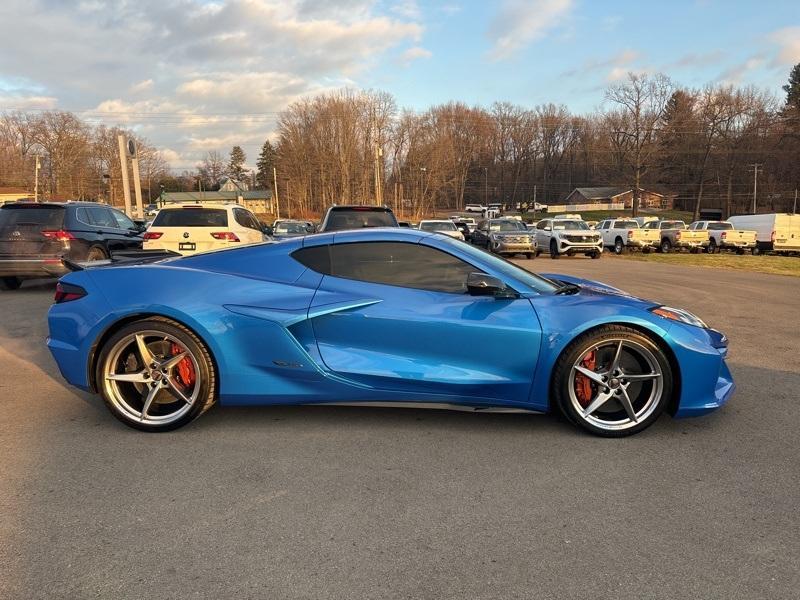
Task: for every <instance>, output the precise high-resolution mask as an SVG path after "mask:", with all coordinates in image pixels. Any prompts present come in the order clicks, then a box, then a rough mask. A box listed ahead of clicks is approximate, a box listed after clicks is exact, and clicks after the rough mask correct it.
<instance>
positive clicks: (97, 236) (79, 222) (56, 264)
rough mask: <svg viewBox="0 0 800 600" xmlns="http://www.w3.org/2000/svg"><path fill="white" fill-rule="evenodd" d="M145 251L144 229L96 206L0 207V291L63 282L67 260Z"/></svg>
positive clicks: (34, 204) (24, 204)
mask: <svg viewBox="0 0 800 600" xmlns="http://www.w3.org/2000/svg"><path fill="white" fill-rule="evenodd" d="M141 247H142V227H141V226H140V225H136V223H134V222H133V221H132V220H131V219H129V218H128V217H127V216H125V214H124V213H122V212H120V211H118V210H115V209H113V208H110V207H108V206H105V205H103V204H97V203H96V202H12V203H10V204H5V205H3V206H0V288H3V289H10V290H15V289H17V288H18V287H19V286H20V285H21V284H22V280H23V279H34V278H37V277H60V276H61V275H63V274H64V273H66V272H67V269H66V267H65V266H64V265H63V263H62V262H61V259H62V258H67V259H69V260H73V261H87V260H103V259H106V258H110V257H111V253H112V252H117V251H121V250H136V249H141Z"/></svg>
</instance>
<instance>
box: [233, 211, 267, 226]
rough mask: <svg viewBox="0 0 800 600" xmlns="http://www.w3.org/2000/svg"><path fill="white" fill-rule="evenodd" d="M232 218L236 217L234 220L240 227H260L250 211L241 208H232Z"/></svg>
mask: <svg viewBox="0 0 800 600" xmlns="http://www.w3.org/2000/svg"><path fill="white" fill-rule="evenodd" d="M233 218H234V219H236V222H237V223H238V224H239V225H241V226H242V227H247V228H248V229H258V230H260V229H261V228H260V227H259V226H258V221H257V220H256V218H255V217H254V216H253V215H252V214H251V213H250V211H247V210H245V209H243V208H234V209H233Z"/></svg>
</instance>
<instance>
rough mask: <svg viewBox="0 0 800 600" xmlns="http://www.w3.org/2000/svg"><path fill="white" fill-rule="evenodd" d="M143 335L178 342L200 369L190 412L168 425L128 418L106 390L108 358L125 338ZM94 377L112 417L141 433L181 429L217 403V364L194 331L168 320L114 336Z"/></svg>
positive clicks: (126, 329)
mask: <svg viewBox="0 0 800 600" xmlns="http://www.w3.org/2000/svg"><path fill="white" fill-rule="evenodd" d="M144 331H154V332H159V333H163V334H165V335H168V336H171V337H173V338H175V339H177V340H178V341H179V342H180V343H181V344H182V345H183V346H184V347H185V349H186V350H188V351H189V352H190V353H191V354H192V356H193V357H194V358H195V360H196V363H197V367H198V372H197V373H196V374H195V377H197V382H198V385H199V386H200V387H199V390H198V393H197V397H196V399H195V400H194V402H193V404H192V405H191V408H190V409H189V410H188V411H187V412H186V413H185V414H183V415H182V416H181V417H180V418H179V419H177V420H174V421H172V422H169V423H165V424H158V425H152V424H147V423H140V422H139V421H138V420H136V419H133V418H131V417H130V416H127V415H125V414H124V412H123V411H122V410H121V409H120V408H118V407H117V406H116V405H115V403H114V401H113V399H112V398H111V397H110V394H109V392H108V390H107V386H106V385H105V381H106V377H105V372H106V363H107V361H108V360H109V354H110V352H111V350H112V349H113V348H114V347H115V346H116V345H117V344H118V343H119V342H121V341H123V340H124V339H125V338H126V337H129V336H131V335H132V334H135V333H137V332H144ZM95 377H96V379H95V380H96V381H97V387H98V390H99V392H100V395H101V397H102V398H103V401H104V402H105V404H106V406H107V407H108V409H109V410H110V411H111V414H112V415H114V416H115V417H116V418H117V419H119V420H120V421H121V422H122V423H124V424H125V425H127V426H129V427H132V428H134V429H138V430H140V431H147V432H162V431H172V430H174V429H178V428H180V427H183V426H184V425H186V424H188V423H190V422H191V421H193V420H194V419H196V418H197V417H199V416H200V415H202V414H203V413H204V412H206V411H207V410H208V409H209V408H211V407H212V406H213V405H214V403H215V402H216V394H217V374H216V369H215V367H214V362H213V360H212V358H211V353H210V352H209V350H208V348H207V347H206V345H205V344H204V343H203V341H202V340H201V339H200V338H198V337H197V336H196V335H195V334H194V333H193V332H192V331H191V330H189V329H187V328H186V327H184V326H183V325H180V324H179V323H176V322H174V321H172V320H169V319H165V318H158V317H152V318H149V319H144V320H142V321H135V322H133V323H129V324H128V325H125V326H124V327H122V328H120V329H119V331H117V332H115V333H114V334H113V335H112V336H111V337H110V338H109V339H108V340H107V341H106V342H105V343H104V344H103V347H102V349H101V350H100V355H99V358H98V360H97V367H96V371H95ZM145 385H146V384H145ZM142 412H144V410H142Z"/></svg>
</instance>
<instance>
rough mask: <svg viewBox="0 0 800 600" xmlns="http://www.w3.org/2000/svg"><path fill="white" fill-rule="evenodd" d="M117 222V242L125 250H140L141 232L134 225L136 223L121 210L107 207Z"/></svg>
mask: <svg viewBox="0 0 800 600" xmlns="http://www.w3.org/2000/svg"><path fill="white" fill-rule="evenodd" d="M109 210H110V211H111V214H112V215H113V217H114V220H115V221H116V222H117V230H116V234H117V236H118V238H119V244H120V245H121V246H122V247H123V248H124V249H125V250H141V248H142V233H141V231H139V228H138V227H137V226H136V223H134V222H133V220H132V219H130V218H129V217H128V215H126V214H125V213H123V212H120V211H118V210H115V209H113V208H110V209H109Z"/></svg>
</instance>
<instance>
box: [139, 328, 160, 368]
mask: <svg viewBox="0 0 800 600" xmlns="http://www.w3.org/2000/svg"><path fill="white" fill-rule="evenodd" d="M136 346H137V347H138V348H139V355H140V356H141V357H142V361H143V363H144V366H145V368H147V367H149V366H150V365H152V364H153V363H154V362H155V360H154V359H153V354H152V353H151V352H150V349H149V348H148V347H147V343H146V342H145V341H144V336H143V335H141V334H139V333H137V334H136Z"/></svg>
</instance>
